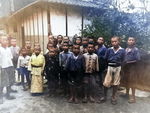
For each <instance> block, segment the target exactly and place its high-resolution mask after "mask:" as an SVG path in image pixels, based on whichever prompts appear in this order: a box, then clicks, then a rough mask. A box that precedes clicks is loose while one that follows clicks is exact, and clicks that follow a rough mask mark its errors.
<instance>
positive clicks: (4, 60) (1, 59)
mask: <svg viewBox="0 0 150 113" xmlns="http://www.w3.org/2000/svg"><path fill="white" fill-rule="evenodd" d="M12 59H13V56H12V53H11V50H10V49H9V48H8V47H6V49H5V48H3V47H0V66H1V67H2V68H7V67H10V66H13V63H12Z"/></svg>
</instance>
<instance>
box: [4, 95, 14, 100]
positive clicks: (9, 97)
mask: <svg viewBox="0 0 150 113" xmlns="http://www.w3.org/2000/svg"><path fill="white" fill-rule="evenodd" d="M6 99H8V100H13V99H16V97H14V96H10V95H9V96H6Z"/></svg>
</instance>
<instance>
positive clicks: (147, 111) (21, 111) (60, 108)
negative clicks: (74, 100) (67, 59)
mask: <svg viewBox="0 0 150 113" xmlns="http://www.w3.org/2000/svg"><path fill="white" fill-rule="evenodd" d="M12 88H13V89H16V90H17V91H18V92H17V93H11V95H14V96H15V97H16V99H15V100H6V99H5V94H4V103H3V104H1V105H0V113H150V97H136V103H134V104H129V103H128V99H125V98H122V97H120V96H119V95H120V92H117V94H116V99H117V102H118V103H117V105H112V104H111V103H110V98H111V92H112V89H111V88H110V89H109V92H108V98H107V102H105V103H101V104H98V103H96V102H95V103H90V102H88V103H87V104H86V103H82V98H83V96H82V94H80V95H79V99H80V103H79V104H71V103H67V100H68V98H69V97H60V95H59V92H57V94H58V95H57V96H54V97H48V96H47V94H46V92H47V88H46V87H45V88H44V94H43V95H40V96H31V94H30V92H29V91H23V90H22V86H16V85H14V86H13V87H12ZM101 94H102V91H98V92H97V93H96V94H95V100H97V99H98V98H99V95H101Z"/></svg>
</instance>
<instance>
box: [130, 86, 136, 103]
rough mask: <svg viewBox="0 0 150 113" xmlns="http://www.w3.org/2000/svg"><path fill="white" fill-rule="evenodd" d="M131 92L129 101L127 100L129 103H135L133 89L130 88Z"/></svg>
mask: <svg viewBox="0 0 150 113" xmlns="http://www.w3.org/2000/svg"><path fill="white" fill-rule="evenodd" d="M131 90H132V96H131V99H130V100H129V103H135V88H131Z"/></svg>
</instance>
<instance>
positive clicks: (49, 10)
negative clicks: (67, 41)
mask: <svg viewBox="0 0 150 113" xmlns="http://www.w3.org/2000/svg"><path fill="white" fill-rule="evenodd" d="M93 8H94V9H95V8H97V9H98V8H99V5H98V4H95V3H93V2H86V1H83V0H38V1H37V0H36V1H35V2H32V3H30V4H29V5H26V6H25V7H23V8H21V9H20V10H18V11H16V12H15V13H13V14H12V15H11V16H8V17H7V18H6V19H5V21H4V22H3V23H2V24H3V25H4V29H5V31H6V33H7V34H10V35H11V37H14V38H16V39H17V40H18V46H20V47H22V46H24V42H25V41H26V40H31V42H32V44H34V43H35V42H38V43H40V45H41V48H42V50H43V51H44V52H45V50H46V45H47V41H48V39H47V37H48V34H50V33H52V34H53V35H54V36H55V38H56V36H57V35H59V34H61V35H63V36H69V37H70V38H72V37H73V36H74V35H75V34H77V35H79V36H81V35H82V34H81V33H80V30H82V29H83V28H84V25H85V24H87V22H88V21H87V20H86V17H85V16H86V15H87V14H88V13H89V11H90V10H91V9H93Z"/></svg>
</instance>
